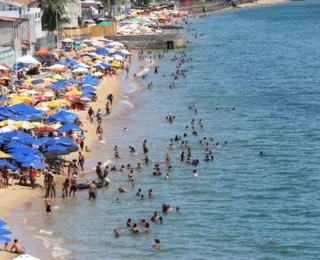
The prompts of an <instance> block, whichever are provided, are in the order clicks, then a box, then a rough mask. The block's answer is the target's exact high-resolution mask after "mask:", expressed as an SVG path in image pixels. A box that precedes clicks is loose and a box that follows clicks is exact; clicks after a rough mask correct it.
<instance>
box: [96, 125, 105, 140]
mask: <svg viewBox="0 0 320 260" xmlns="http://www.w3.org/2000/svg"><path fill="white" fill-rule="evenodd" d="M102 133H103V128H102V126H101V125H100V124H99V125H98V127H97V130H96V134H97V135H98V138H99V141H101V140H102Z"/></svg>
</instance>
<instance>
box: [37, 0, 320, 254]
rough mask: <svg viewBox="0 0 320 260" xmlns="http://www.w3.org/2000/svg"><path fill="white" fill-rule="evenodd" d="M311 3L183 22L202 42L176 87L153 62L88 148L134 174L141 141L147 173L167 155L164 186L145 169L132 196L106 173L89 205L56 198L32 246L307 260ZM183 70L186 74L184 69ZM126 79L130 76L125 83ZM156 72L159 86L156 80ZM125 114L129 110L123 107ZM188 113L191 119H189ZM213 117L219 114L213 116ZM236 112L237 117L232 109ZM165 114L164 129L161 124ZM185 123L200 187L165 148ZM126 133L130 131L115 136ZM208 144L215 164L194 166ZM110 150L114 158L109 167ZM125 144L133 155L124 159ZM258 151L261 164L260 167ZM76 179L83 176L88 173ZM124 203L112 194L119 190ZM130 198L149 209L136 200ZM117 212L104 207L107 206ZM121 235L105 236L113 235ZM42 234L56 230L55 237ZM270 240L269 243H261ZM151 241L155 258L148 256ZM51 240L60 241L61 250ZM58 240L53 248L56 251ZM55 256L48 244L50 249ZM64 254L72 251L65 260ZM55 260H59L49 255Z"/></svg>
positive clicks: (315, 221) (310, 241)
mask: <svg viewBox="0 0 320 260" xmlns="http://www.w3.org/2000/svg"><path fill="white" fill-rule="evenodd" d="M319 11H320V3H319V2H318V1H306V2H302V3H294V4H286V5H280V6H272V7H265V8H260V9H248V10H240V11H237V12H226V13H219V14H216V15H214V16H210V17H207V18H205V19H194V20H192V23H193V24H192V26H191V27H192V28H195V29H196V30H197V32H198V34H201V33H204V36H201V37H198V38H197V39H194V38H193V37H192V36H191V35H189V39H190V41H191V44H190V45H188V47H187V49H186V52H187V54H188V57H189V58H192V59H193V61H192V62H190V63H189V64H184V65H183V66H182V69H188V74H187V77H186V78H179V79H178V80H176V88H174V89H172V90H170V89H169V88H168V86H169V85H170V84H172V81H173V80H172V78H171V77H170V76H169V75H170V74H171V73H172V72H174V71H175V70H176V68H175V66H176V63H175V62H171V61H169V60H170V59H171V58H172V57H173V55H174V53H171V54H169V55H167V57H166V58H165V59H164V60H161V61H160V62H159V61H156V64H157V65H160V73H159V75H158V76H155V75H154V73H153V67H151V69H150V71H149V72H148V74H149V77H148V79H146V80H142V83H143V85H144V86H146V84H147V83H148V82H150V81H152V82H153V88H152V90H147V89H146V88H144V89H139V85H135V86H136V87H137V88H138V90H140V91H136V92H134V93H126V94H125V97H124V99H125V101H126V102H125V103H121V105H120V106H119V107H118V109H117V111H115V112H114V115H113V118H112V121H111V120H110V121H108V122H106V123H105V127H106V128H107V127H108V129H109V130H108V131H109V132H110V136H109V141H108V143H106V144H105V145H100V146H95V147H94V148H95V149H96V150H97V151H98V154H100V156H98V157H97V158H95V159H93V160H91V161H89V162H88V163H91V164H92V166H93V167H94V166H95V163H96V162H97V161H102V162H105V161H107V160H108V159H111V160H112V161H115V164H116V166H117V167H120V166H121V165H122V164H124V165H126V164H127V163H129V162H130V163H131V164H132V165H136V163H137V162H141V158H143V155H142V154H141V152H142V142H143V140H144V139H147V140H148V142H149V150H150V153H149V157H150V159H151V160H152V165H153V164H155V163H161V165H162V168H163V174H165V173H166V171H165V170H164V168H165V163H164V161H165V159H164V154H165V153H166V152H169V153H170V154H171V155H172V158H173V159H172V162H173V163H172V164H173V168H174V170H173V171H172V172H171V176H172V177H171V180H170V181H165V180H164V176H161V177H153V176H152V172H153V169H152V165H150V166H147V167H146V166H144V165H143V167H144V169H143V170H142V171H140V172H137V171H135V174H136V176H137V180H136V183H135V186H134V187H131V186H130V184H129V182H128V180H127V175H126V174H123V173H120V172H118V173H112V172H111V173H110V174H109V177H110V179H111V185H110V187H109V188H107V189H105V190H103V191H102V190H99V197H98V199H97V200H96V201H94V202H91V201H88V200H87V192H86V191H84V192H78V193H77V197H76V199H68V200H65V201H61V200H59V201H58V203H57V205H58V206H59V209H57V210H56V211H55V215H54V216H53V217H49V218H42V220H41V221H40V223H38V224H40V225H41V226H42V229H43V230H46V232H47V233H45V232H43V231H42V234H41V236H42V238H47V239H50V238H51V239H55V241H60V242H61V244H60V243H58V242H57V243H58V244H59V247H56V248H54V249H55V256H56V257H62V256H64V257H65V258H67V259H79V260H87V259H160V258H161V259H317V258H318V257H319V255H320V248H319V245H318V241H319V239H320V237H319V232H320V226H319V216H320V211H319V209H318V201H319V183H320V178H319V174H318V169H319V167H318V161H319V156H320V154H319V151H320V145H319V141H320V137H319V126H320V123H319V119H320V118H319V111H320V105H319V104H320V92H319V83H320V80H319V73H318V72H319V68H320V62H319V59H318V57H319V55H320V43H319V37H318V35H319V30H320V27H319V25H318V21H319V13H320V12H319ZM191 66H193V68H191ZM133 70H134V69H132V73H133V72H134V71H133ZM162 74H165V75H166V77H162ZM128 104H129V105H128ZM191 104H195V106H196V108H197V109H198V114H194V112H192V111H190V110H188V106H189V105H191ZM216 107H218V108H220V109H219V110H216ZM233 107H235V110H232V108H233ZM168 113H173V114H174V115H175V116H176V120H175V121H174V123H173V124H172V125H169V124H168V123H167V122H166V120H165V117H166V115H167V114H168ZM193 118H194V119H195V120H196V122H198V120H199V119H200V118H202V119H203V121H204V129H203V130H200V129H199V125H198V124H196V127H197V129H196V130H197V132H198V136H196V137H195V136H192V135H191V130H189V131H188V132H187V133H188V138H186V139H187V140H188V142H189V144H190V146H191V147H192V150H193V152H192V154H193V158H194V159H196V158H198V159H199V160H200V166H199V167H197V171H198V173H199V178H198V179H193V178H192V171H193V169H194V167H192V166H191V165H187V164H185V163H181V162H180V153H181V149H179V148H178V144H176V146H177V147H176V149H175V150H169V149H168V147H167V145H168V143H169V139H170V138H173V137H174V136H175V135H176V134H177V135H183V133H184V132H185V130H184V129H185V126H186V125H189V128H190V121H191V120H192V119H193ZM124 127H127V128H128V129H129V131H128V132H124V131H123V128H124ZM210 136H215V139H216V141H215V142H220V143H223V142H224V141H225V140H227V141H228V144H227V145H223V146H222V147H221V148H215V147H213V148H212V150H213V153H214V156H215V160H214V162H208V163H206V162H204V161H203V159H204V157H205V155H204V146H201V145H199V140H200V139H201V138H202V137H207V138H209V137H210ZM114 145H118V147H119V149H120V155H121V156H123V158H122V159H118V160H115V159H114V158H113V147H114ZM129 145H131V146H134V147H135V148H136V149H137V150H138V152H139V155H138V156H130V155H129V154H128V149H127V148H128V146H129ZM261 150H262V151H264V152H265V154H266V156H265V157H260V156H259V152H260V151H261ZM86 178H89V179H90V178H91V179H92V178H93V177H92V176H90V175H87V176H86ZM120 186H122V187H125V188H127V189H128V193H126V194H121V195H120V194H119V193H118V191H117V189H118V187H120ZM138 188H141V189H142V193H143V194H144V195H145V196H147V193H148V189H149V188H152V189H153V193H154V198H153V199H148V198H146V199H145V200H137V199H136V197H135V193H136V191H137V189H138ZM117 196H119V197H120V198H121V200H122V201H121V203H114V201H115V199H116V197H117ZM163 203H169V204H170V205H171V206H172V207H173V208H175V207H176V206H180V208H181V212H180V213H175V212H173V213H170V214H167V215H163V214H162V216H163V224H162V225H160V224H154V223H151V222H150V218H151V216H152V215H153V212H154V211H158V212H160V209H161V205H162V204H163ZM128 218H132V220H133V222H134V223H139V221H140V220H141V219H143V218H145V219H147V221H148V222H149V223H151V233H150V234H144V233H141V234H139V235H131V234H130V233H129V231H128V229H127V228H126V221H127V219H128ZM115 228H116V229H118V230H119V231H120V232H121V236H120V237H119V238H114V235H113V229H115ZM48 231H54V232H53V234H51V233H50V232H49V233H48ZM271 236H274V237H275V239H276V241H277V244H275V245H270V244H268V240H269V238H270V237H271ZM155 238H158V239H160V240H161V243H162V244H163V245H164V246H163V248H162V249H160V250H155V249H153V248H152V246H151V245H152V244H153V239H155ZM59 239H60V240H59ZM62 241H63V242H62ZM53 247H54V246H53ZM62 248H64V249H67V250H69V251H70V252H72V254H71V255H67V254H64V253H65V251H64V250H62ZM59 252H60V254H59Z"/></svg>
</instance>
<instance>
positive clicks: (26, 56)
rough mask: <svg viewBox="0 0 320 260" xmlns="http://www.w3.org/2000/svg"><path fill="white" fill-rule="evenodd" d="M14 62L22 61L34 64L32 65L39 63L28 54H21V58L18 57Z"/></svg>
mask: <svg viewBox="0 0 320 260" xmlns="http://www.w3.org/2000/svg"><path fill="white" fill-rule="evenodd" d="M16 63H17V64H18V63H23V64H34V65H40V64H41V63H40V62H39V61H38V60H36V59H35V58H33V57H32V56H30V55H25V56H22V57H21V58H18V59H17V61H16Z"/></svg>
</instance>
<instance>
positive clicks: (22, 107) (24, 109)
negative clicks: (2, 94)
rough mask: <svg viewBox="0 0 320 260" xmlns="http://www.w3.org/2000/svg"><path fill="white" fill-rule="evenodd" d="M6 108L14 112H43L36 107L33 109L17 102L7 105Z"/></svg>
mask: <svg viewBox="0 0 320 260" xmlns="http://www.w3.org/2000/svg"><path fill="white" fill-rule="evenodd" d="M8 109H9V110H11V111H13V112H14V113H23V114H31V113H42V112H43V111H40V110H38V109H35V108H34V107H32V106H29V105H26V104H24V103H19V104H16V105H13V106H11V107H9V108H8Z"/></svg>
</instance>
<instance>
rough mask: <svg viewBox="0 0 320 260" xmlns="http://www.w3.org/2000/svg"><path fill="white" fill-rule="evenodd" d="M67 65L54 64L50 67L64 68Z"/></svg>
mask: <svg viewBox="0 0 320 260" xmlns="http://www.w3.org/2000/svg"><path fill="white" fill-rule="evenodd" d="M65 67H66V66H64V65H62V64H54V65H52V66H51V67H49V69H50V70H53V69H64V68H65Z"/></svg>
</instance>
